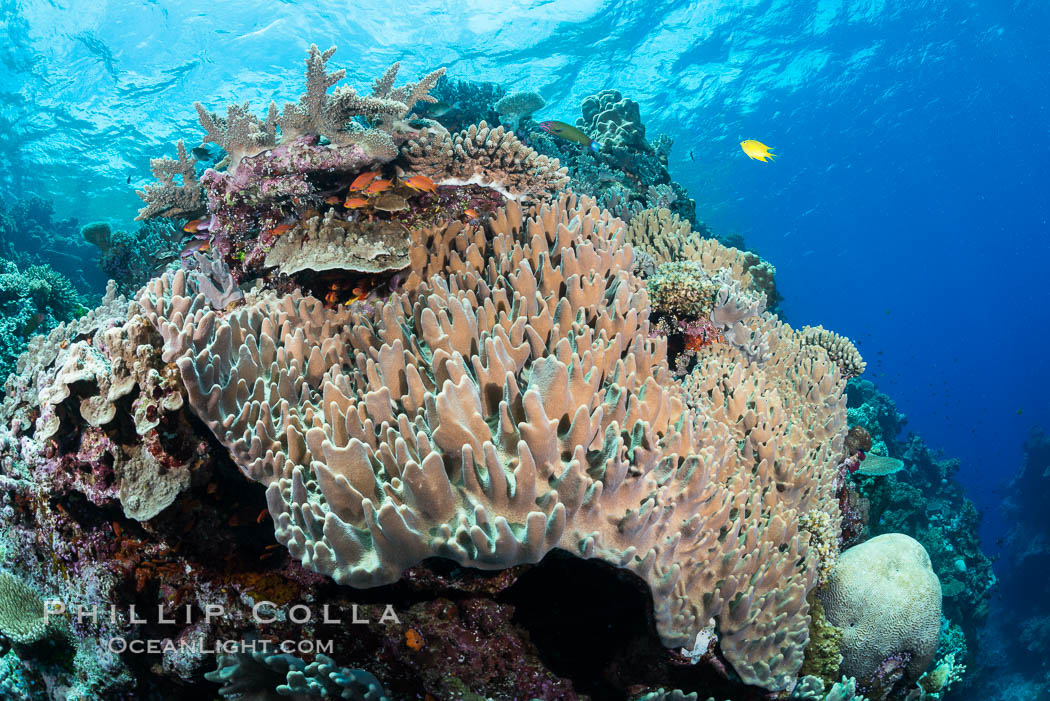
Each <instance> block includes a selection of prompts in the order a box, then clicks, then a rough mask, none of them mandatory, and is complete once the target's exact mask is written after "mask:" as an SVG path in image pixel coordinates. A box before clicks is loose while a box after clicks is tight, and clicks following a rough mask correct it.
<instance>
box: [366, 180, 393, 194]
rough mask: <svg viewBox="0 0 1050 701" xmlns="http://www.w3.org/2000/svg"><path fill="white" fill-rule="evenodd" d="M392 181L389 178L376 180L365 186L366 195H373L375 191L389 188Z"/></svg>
mask: <svg viewBox="0 0 1050 701" xmlns="http://www.w3.org/2000/svg"><path fill="white" fill-rule="evenodd" d="M391 184H392V183H391V182H390V181H389V180H376V181H375V182H374V183H372V184H371V185H369V186H368V187H366V188H365V194H366V195H374V194H376V193H377V192H383V191H384V190H389V189H390V185H391Z"/></svg>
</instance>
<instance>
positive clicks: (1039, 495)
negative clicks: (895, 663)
mask: <svg viewBox="0 0 1050 701" xmlns="http://www.w3.org/2000/svg"><path fill="white" fill-rule="evenodd" d="M1006 494H1007V495H1008V496H1007V497H1006V499H1004V500H1003V506H1002V512H1003V515H1004V516H1005V517H1006V522H1007V523H1008V524H1010V529H1009V531H1008V532H1007V533H1006V535H1005V537H1004V539H1003V560H1004V561H1005V564H1006V567H1005V568H1004V570H1003V571H1004V575H1003V578H1002V582H1001V583H1002V600H1003V602H1019V601H1023V602H1025V605H1024V606H1015V605H1003V604H1000V605H998V606H997V607H996V608H997V609H998V611H997V613H996V614H995V615H994V616H993V617H994V618H996V619H997V621H996V623H997V625H998V626H999V627H1000V629H1001V630H1002V631H1003V634H1004V635H1003V637H1004V638H1005V643H1006V649H1005V651H1004V652H1005V653H1006V654H1008V655H1010V656H1011V657H1013V658H1017V659H1023V660H1026V664H1024V665H1021V669H1022V670H1023V671H1024V672H1025V673H1026V674H1027V676H1028V677H1029V678H1031V679H1033V680H1039V682H1040V683H1041V686H1042V690H1043V693H1044V694H1045V693H1050V660H1048V659H1047V656H1046V654H1045V651H1046V650H1047V649H1050V602H1048V601H1047V597H1046V592H1045V586H1044V584H1045V581H1046V576H1045V574H1044V573H1045V572H1046V571H1047V569H1048V568H1050V527H1048V526H1047V522H1046V504H1047V503H1048V499H1050V437H1048V436H1047V434H1046V433H1045V432H1044V431H1043V430H1041V429H1034V428H1033V429H1032V431H1031V432H1030V433H1029V435H1028V438H1027V440H1026V441H1025V444H1024V462H1023V463H1022V465H1021V466H1020V467H1018V468H1017V470H1016V472H1015V473H1014V474H1013V475H1012V476H1011V478H1010V479H1009V481H1008V482H1007V483H1006ZM967 565H968V566H969V562H967ZM1005 572H1009V576H1007V575H1006V574H1005ZM967 642H969V639H967ZM968 659H969V658H968Z"/></svg>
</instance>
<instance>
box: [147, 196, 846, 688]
mask: <svg viewBox="0 0 1050 701" xmlns="http://www.w3.org/2000/svg"><path fill="white" fill-rule="evenodd" d="M490 226H491V231H490V234H489V235H488V236H486V235H483V234H481V233H480V232H479V231H478V230H477V229H476V228H474V227H472V226H469V225H466V226H465V225H462V224H460V223H455V224H454V225H450V226H449V228H448V230H447V231H445V232H436V231H430V232H429V233H419V234H415V239H414V240H415V242H416V245H417V247H418V246H435V247H436V248H437V249H438V250H435V251H434V252H433V253H432V254H431V252H429V251H425V252H423V253H420V254H417V253H416V252H415V249H414V250H413V253H412V254H411V255H410V257H411V258H412V261H413V262H412V266H411V269H412V272H411V274H410V276H409V277H410V282H409V283H406V284H407V286H408V287H409V289H414V291H413V292H411V293H409V294H396V295H394V296H392V297H391V298H390V299H389V300H388V301H386V302H385V303H383V304H382V305H381V306H380V307H379V309H378V310H377V312H376V314H375V316H372V315H365V314H363V313H362V312H359V311H356V310H354V309H353V308H349V309H348V308H340V309H336V310H332V309H326V308H325V307H324V305H323V304H322V303H321V302H320V301H319V300H316V299H313V298H309V297H303V296H302V295H301V294H300V293H298V292H296V293H294V294H292V295H286V296H283V297H281V296H278V295H276V294H274V293H264V294H262V295H260V296H259V297H258V298H257V299H255V300H254V301H250V303H249V304H248V305H246V306H244V307H240V308H238V309H236V310H233V311H231V312H227V313H217V312H216V311H214V310H212V309H211V308H210V306H209V305H208V304H207V302H206V301H205V300H204V299H203V298H202V296H201V295H195V294H193V291H192V290H191V289H189V288H188V287H187V283H186V278H185V275H184V274H183V273H181V272H180V273H177V274H175V275H174V276H165V277H164V278H161V279H159V280H157V281H154V283H152V284H151V285H150V287H149V288H148V289H147V290H146V291H145V292H144V294H143V295H142V297H141V298H140V302H141V304H142V306H143V308H144V310H145V313H146V314H147V315H148V316H149V317H150V318H151V319H152V320H153V323H154V324H155V325H156V327H157V328H158V330H159V331H160V332H161V335H162V336H163V337H164V339H165V350H164V358H165V359H166V360H169V361H174V362H176V364H177V366H178V368H179V371H180V373H181V374H182V377H183V380H184V382H185V384H186V387H187V391H188V395H189V400H190V404H191V406H192V407H193V409H194V411H196V412H197V413H198V415H199V416H200V417H201V418H202V420H204V421H205V422H206V423H207V425H208V426H209V427H210V428H211V429H212V431H213V432H214V433H215V435H216V437H217V438H218V439H219V440H220V442H222V443H223V444H224V445H226V447H227V448H228V449H229V450H230V452H231V454H232V456H233V458H234V460H235V462H236V463H237V464H238V465H239V467H240V468H241V470H242V471H243V472H244V473H245V474H246V475H247V476H248V477H250V478H251V479H253V480H256V481H259V482H261V483H263V484H265V485H266V486H267V499H268V504H269V509H270V513H271V515H272V516H273V519H274V523H275V524H276V535H277V538H278V540H279V541H280V542H281V543H283V544H285V545H286V546H287V547H288V549H289V551H290V552H291V553H292V555H293V556H295V557H296V558H298V559H300V560H301V561H302V562H303V563H304V564H305V565H306V566H307V567H309V568H311V569H314V570H316V571H318V572H320V573H323V574H326V575H328V576H330V577H332V578H333V579H335V580H336V581H338V582H341V583H345V584H350V585H352V586H358V587H367V586H375V585H379V584H384V583H388V582H392V581H395V580H396V579H398V577H399V576H400V575H401V573H402V572H403V571H404V570H405V569H406V568H408V567H412V566H414V565H416V564H418V563H420V562H421V561H422V560H424V559H425V558H427V557H432V556H439V557H445V558H449V559H452V560H455V561H456V562H458V563H460V564H462V565H467V566H471V567H477V568H481V569H502V568H506V567H510V566H512V565H515V564H521V563H529V562H538V561H539V560H540V559H541V558H542V557H543V556H544V555H545V554H546V553H547V552H549V551H550V550H551V549H552V548H555V547H558V548H562V549H564V550H567V551H569V552H571V553H574V554H576V555H578V556H580V557H585V558H590V557H597V558H600V559H602V560H605V561H606V562H609V563H611V564H613V565H615V566H618V567H623V568H625V569H628V570H630V571H632V572H634V573H635V574H636V575H638V576H639V577H641V578H642V579H643V580H644V581H646V582H647V583H648V584H649V585H650V587H651V591H652V595H653V599H654V614H655V617H656V626H657V630H658V631H659V633H660V635H661V638H662V640H663V642H664V644H665V645H667V646H669V647H683V646H684V647H691V646H692V644H693V638H694V637H695V636H696V635H698V634H701V633H703V632H704V631H705V630H706V626H707V625H708V621H709V620H711V619H712V618H713V619H715V621H716V622H717V625H718V631H719V641H720V645H721V647H722V650H723V653H724V654H725V656H726V658H727V659H728V660H729V661H730V663H731V664H732V665H733V667H734V669H735V670H736V671H737V672H738V673H739V674H740V676H741V677H742V678H743V679H744V680H745V681H746V682H748V683H752V684H758V685H762V686H765V687H766V688H769V689H783V688H786V687H787V686H789V685H790V683H791V681H792V679H793V676H794V674H795V672H796V671H797V669H798V667H799V666H800V665H801V663H802V651H803V649H804V647H805V644H806V640H807V636H808V625H809V620H808V617H807V615H806V614H807V604H806V601H805V598H806V594H807V592H808V591H809V590H810V589H811V588H812V587H813V586H814V584H815V582H816V578H817V571H818V561H817V557H818V556H817V553H816V551H815V550H814V549H812V548H811V547H810V546H809V535H808V534H804V533H800V532H799V530H798V527H797V522H798V518H799V514H801V513H805V512H808V511H811V510H813V509H831V508H832V506H833V505H834V500H833V497H832V495H831V494H830V487H828V486H827V484H830V482H827V483H824V482H822V479H825V478H827V477H828V474H825V473H828V472H829V471H830V470H832V469H833V467H834V464H835V461H834V457H833V456H835V455H837V453H838V452H840V451H841V445H840V444H841V440H842V439H841V435H842V434H843V433H844V415H845V411H844V408H843V404H842V399H841V390H842V387H841V384H842V383H841V381H840V379H839V378H838V376H837V374H836V372H837V369H836V368H835V367H834V365H833V364H831V363H830V362H829V361H827V359H826V356H824V357H823V358H822V357H820V356H819V355H813V356H812V357H810V356H808V355H804V358H799V357H798V353H800V352H802V351H800V350H799V349H798V348H797V342H795V341H794V336H793V332H791V331H790V330H789V329H786V327H784V328H781V327H780V326H774V327H771V330H769V333H773V332H782V333H784V334H786V335H787V336H788V337H789V339H790V340H789V341H787V342H785V343H786V347H787V351H786V352H787V353H788V357H784V358H781V357H779V356H778V355H777V353H776V351H777V350H780V349H781V345H784V344H783V343H778V342H777V339H772V340H771V341H769V345H770V347H771V348H772V350H773V351H774V352H773V355H772V358H771V359H770V360H769V361H767V363H766V365H765V366H764V368H762V371H760V370H759V369H758V368H757V366H756V367H755V368H753V369H752V370H753V373H754V374H753V375H752V376H750V377H749V376H747V375H746V374H745V372H744V368H745V366H746V364H747V362H748V361H747V360H746V358H745V357H744V356H743V355H742V354H741V353H740V351H737V350H735V349H733V348H731V347H728V346H722V348H723V350H722V351H720V353H721V354H715V355H713V356H712V357H711V359H710V360H709V361H708V364H707V368H708V370H709V371H710V372H709V373H707V374H705V375H703V377H702V379H700V380H698V381H699V382H703V383H709V384H710V387H707V385H704V387H705V389H704V391H702V392H699V393H696V394H697V396H698V397H699V396H703V397H705V399H704V400H703V402H700V403H699V404H697V406H698V407H700V413H698V412H697V411H696V410H692V409H688V408H686V407H685V406H684V405H683V402H682V399H681V398H680V396H679V392H678V390H677V389H675V387H674V385H673V384H672V383H671V382H670V379H669V373H668V369H667V365H666V347H665V341H664V340H663V339H660V338H655V339H654V338H650V337H649V333H648V315H649V305H648V300H647V298H646V294H645V292H644V289H643V285H642V282H641V281H640V280H639V279H637V278H635V277H634V276H633V275H632V274H631V273H630V266H631V260H630V252H629V249H627V248H622V247H621V245H622V244H621V243H620V241H621V237H620V236H619V235H618V230H620V228H621V227H622V224H621V223H620V222H619V221H618V220H615V219H612V218H610V217H609V215H608V214H607V213H602V212H601V211H600V210H598V209H596V208H594V207H593V202H592V201H590V200H586V199H585V200H583V201H580V202H577V201H576V200H575V198H574V197H571V196H563V197H562V198H560V199H559V200H557V201H556V202H554V203H553V204H551V205H549V206H544V207H543V208H541V209H539V210H536V211H534V212H533V213H532V216H531V217H526V215H525V213H524V212H523V211H522V209H521V207H520V206H519V205H518V204H517V203H514V202H511V203H510V204H508V206H507V207H506V209H505V210H502V211H498V212H496V213H495V214H494V216H493V218H492V221H491V224H490ZM446 246H447V247H448V249H449V250H447V251H442V250H441V249H443V248H444V247H446ZM431 258H433V259H434V260H438V261H441V262H442V263H443V262H445V261H447V265H448V270H446V271H441V272H440V273H437V274H434V275H431V272H432V271H433V269H434V268H433V267H432V266H431V264H430V259H431ZM413 285H414V287H413ZM772 372H778V373H782V374H784V376H785V378H786V379H780V378H773V377H767V374H768V373H772ZM764 373H766V374H764ZM777 382H780V383H783V384H784V388H785V391H786V388H788V387H797V390H796V391H795V392H794V393H787V394H785V395H784V396H785V398H784V399H778V396H779V395H777V394H776V393H775V391H774V393H773V394H763V392H766V389H765V388H766V387H772V386H776V383H777ZM792 383H793V384H792ZM786 409H790V410H792V411H794V412H795V415H797V416H800V417H801V418H802V419H805V420H808V422H809V424H810V425H812V426H814V427H815V428H814V430H813V431H811V432H807V433H806V434H805V435H803V434H801V432H800V431H799V429H798V427H797V426H795V425H794V424H792V425H791V426H788V425H786V422H787V419H788V416H789V414H788V413H787V411H786ZM701 416H703V420H702V419H701ZM840 429H841V430H840Z"/></svg>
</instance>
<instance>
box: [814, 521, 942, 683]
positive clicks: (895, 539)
mask: <svg viewBox="0 0 1050 701" xmlns="http://www.w3.org/2000/svg"><path fill="white" fill-rule="evenodd" d="M817 597H818V598H819V599H820V601H821V603H822V604H823V606H824V610H825V612H826V614H827V619H828V621H829V622H830V623H831V624H832V625H835V626H837V627H838V628H840V629H842V644H841V648H840V649H841V653H842V665H841V671H842V673H843V674H845V675H847V676H850V677H854V678H856V679H858V680H860V681H861V684H862V686H863V687H865V688H866V689H868V690H869V691H868V693H870V694H871V695H872V698H873V699H876V700H877V699H884V698H888V697H889V695H890V693H891V692H892V690H893V688H894V687H895V686H897V685H898V684H901V685H902V686H903V687H907V686H910V685H911V684H913V683H914V682H915V681H917V680H918V679H919V677H920V676H922V674H923V672H924V671H925V670H926V668H927V666H928V665H929V664H930V662H932V661H933V659H934V653H935V652H936V651H937V646H938V643H939V640H940V631H941V586H940V582H939V581H938V580H937V575H935V574H934V573H933V570H932V569H931V567H930V558H929V556H928V555H927V554H926V551H925V550H924V549H923V547H922V545H920V544H919V543H918V541H916V540H915V539H913V538H910V537H908V536H906V535H903V534H900V533H887V534H884V535H880V536H876V537H875V538H872V539H871V540H867V541H865V542H863V543H861V544H860V545H854V546H853V547H852V548H849V549H847V550H846V551H844V552H843V553H842V554H841V555H840V556H839V561H838V564H837V565H836V567H835V571H834V573H833V574H832V576H831V579H830V580H829V581H828V583H827V585H826V586H824V587H822V588H820V589H818V590H817Z"/></svg>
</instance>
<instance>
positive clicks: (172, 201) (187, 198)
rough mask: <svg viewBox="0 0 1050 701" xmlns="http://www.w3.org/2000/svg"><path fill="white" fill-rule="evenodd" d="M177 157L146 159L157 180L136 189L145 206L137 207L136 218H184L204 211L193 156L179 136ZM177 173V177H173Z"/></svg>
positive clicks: (195, 161)
mask: <svg viewBox="0 0 1050 701" xmlns="http://www.w3.org/2000/svg"><path fill="white" fill-rule="evenodd" d="M176 148H177V149H178V151H177V153H178V159H177V160H173V159H171V158H154V159H152V160H150V162H149V168H150V170H151V171H153V175H154V177H156V178H157V180H158V182H156V183H150V184H149V185H146V187H145V188H143V189H142V190H137V191H136V192H135V194H136V195H138V196H139V198H140V199H141V200H142V201H143V202H145V203H146V206H145V207H143V208H142V209H140V210H139V213H138V216H136V217H135V220H136V221H138V220H142V219H149V218H150V217H185V216H191V215H195V214H199V213H201V212H203V211H204V197H203V195H202V193H201V188H200V183H199V182H198V181H197V172H196V170H195V166H196V163H197V159H196V158H190V157H189V156H188V155H187V154H186V144H184V143H183V142H182V139H179V141H178V144H177V146H176ZM176 176H178V177H179V180H176V179H175V177H176Z"/></svg>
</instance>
